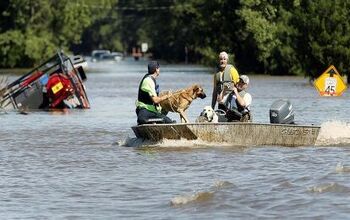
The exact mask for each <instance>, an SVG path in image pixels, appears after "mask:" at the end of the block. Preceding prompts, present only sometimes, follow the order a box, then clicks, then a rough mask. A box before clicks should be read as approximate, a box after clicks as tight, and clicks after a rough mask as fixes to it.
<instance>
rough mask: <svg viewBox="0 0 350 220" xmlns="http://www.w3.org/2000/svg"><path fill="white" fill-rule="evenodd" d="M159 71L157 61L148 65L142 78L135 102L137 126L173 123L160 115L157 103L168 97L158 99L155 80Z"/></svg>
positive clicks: (157, 88)
mask: <svg viewBox="0 0 350 220" xmlns="http://www.w3.org/2000/svg"><path fill="white" fill-rule="evenodd" d="M159 73H160V69H159V63H158V62H157V61H151V62H149V64H148V73H147V74H146V75H145V76H144V77H143V78H142V80H141V82H140V85H139V91H138V98H137V101H136V114H137V124H147V123H173V121H172V120H171V119H170V118H168V117H167V116H165V115H163V114H161V106H160V105H159V103H160V102H161V101H163V100H165V99H168V98H169V95H165V96H162V97H159V85H158V84H157V81H156V78H157V77H158V76H159Z"/></svg>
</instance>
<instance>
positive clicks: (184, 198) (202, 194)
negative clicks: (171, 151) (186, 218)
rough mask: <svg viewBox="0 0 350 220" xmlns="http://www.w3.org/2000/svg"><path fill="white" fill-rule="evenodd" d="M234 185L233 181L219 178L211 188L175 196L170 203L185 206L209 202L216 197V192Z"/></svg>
mask: <svg viewBox="0 0 350 220" xmlns="http://www.w3.org/2000/svg"><path fill="white" fill-rule="evenodd" d="M232 187H235V185H234V184H233V183H231V182H228V181H222V180H218V181H216V182H215V183H214V185H213V186H211V187H210V189H209V190H200V191H198V192H194V193H193V194H188V195H179V196H175V197H174V198H172V199H171V200H170V205H171V206H175V207H177V206H183V205H186V204H197V203H205V202H209V201H211V200H212V199H213V198H214V196H215V193H216V192H218V191H220V190H222V189H225V188H232Z"/></svg>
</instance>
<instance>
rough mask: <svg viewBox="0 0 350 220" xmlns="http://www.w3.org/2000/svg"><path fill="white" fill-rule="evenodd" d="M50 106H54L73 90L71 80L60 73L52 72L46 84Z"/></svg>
mask: <svg viewBox="0 0 350 220" xmlns="http://www.w3.org/2000/svg"><path fill="white" fill-rule="evenodd" d="M46 91H47V96H48V98H49V102H50V108H56V107H57V106H58V105H59V104H60V103H61V102H62V101H63V100H64V99H66V98H68V97H69V96H71V95H72V94H73V92H74V90H73V86H72V83H71V81H70V80H69V79H68V77H67V76H66V75H64V74H61V73H54V74H52V75H51V76H50V77H49V79H48V81H47V84H46Z"/></svg>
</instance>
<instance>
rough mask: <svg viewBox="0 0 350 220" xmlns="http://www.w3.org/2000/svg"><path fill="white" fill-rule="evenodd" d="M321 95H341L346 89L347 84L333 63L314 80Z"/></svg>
mask: <svg viewBox="0 0 350 220" xmlns="http://www.w3.org/2000/svg"><path fill="white" fill-rule="evenodd" d="M314 85H315V88H316V89H317V91H318V92H319V93H320V95H321V96H341V95H342V94H343V92H344V91H345V90H346V84H345V83H344V80H343V78H342V76H341V75H340V74H339V72H338V71H337V69H336V68H335V67H334V66H333V65H331V66H330V67H328V69H327V70H326V71H324V72H323V73H322V74H321V76H319V77H318V78H317V79H316V80H315V82H314Z"/></svg>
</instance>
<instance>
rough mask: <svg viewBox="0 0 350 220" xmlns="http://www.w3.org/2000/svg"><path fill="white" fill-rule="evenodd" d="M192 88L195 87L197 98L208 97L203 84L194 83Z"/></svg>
mask: <svg viewBox="0 0 350 220" xmlns="http://www.w3.org/2000/svg"><path fill="white" fill-rule="evenodd" d="M192 89H193V92H194V94H195V96H196V98H197V97H199V98H201V99H204V98H205V97H207V95H206V94H205V92H204V90H203V88H202V86H200V85H197V84H194V85H193V86H192Z"/></svg>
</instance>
